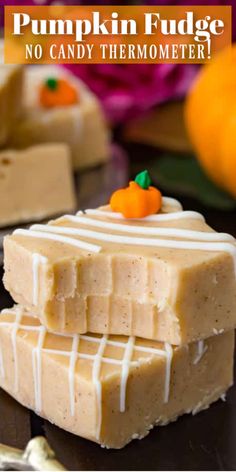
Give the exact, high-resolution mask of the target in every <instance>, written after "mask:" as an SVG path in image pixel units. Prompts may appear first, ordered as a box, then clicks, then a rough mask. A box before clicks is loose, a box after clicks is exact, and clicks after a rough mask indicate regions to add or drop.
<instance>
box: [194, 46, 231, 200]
mask: <svg viewBox="0 0 236 472" xmlns="http://www.w3.org/2000/svg"><path fill="white" fill-rule="evenodd" d="M185 119H186V125H187V130H188V133H189V136H190V139H191V141H192V144H193V146H194V148H195V150H196V153H197V157H198V159H199V162H200V164H201V165H202V166H203V168H204V169H205V171H206V173H207V174H208V176H209V177H210V178H211V179H212V180H213V181H214V182H215V183H216V184H218V185H219V186H220V187H222V188H223V189H225V190H226V191H228V192H230V193H231V194H232V195H233V196H234V197H236V44H235V45H233V47H232V48H229V49H226V50H224V51H221V52H220V53H219V54H218V55H217V56H216V58H214V59H213V60H212V62H211V63H210V64H208V65H205V66H203V67H202V68H201V69H200V72H199V74H198V77H197V79H196V81H195V83H194V84H193V87H192V89H191V90H190V92H189V95H188V97H187V100H186V106H185Z"/></svg>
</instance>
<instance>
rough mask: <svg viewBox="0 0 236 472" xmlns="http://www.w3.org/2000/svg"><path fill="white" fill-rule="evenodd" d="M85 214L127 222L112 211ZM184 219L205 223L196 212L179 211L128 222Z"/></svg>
mask: <svg viewBox="0 0 236 472" xmlns="http://www.w3.org/2000/svg"><path fill="white" fill-rule="evenodd" d="M80 214H81V212H80V211H79V212H78V213H77V215H80ZM85 214H87V215H90V216H102V217H103V218H104V217H105V218H112V219H113V220H125V221H127V218H125V217H124V216H123V215H122V213H116V212H113V211H104V210H93V209H89V210H86V211H85ZM186 219H191V220H201V221H205V218H204V217H203V216H202V215H201V213H198V212H196V211H180V210H178V211H175V212H170V213H158V214H156V215H149V216H145V217H144V218H130V219H129V220H130V221H143V222H147V223H151V222H158V221H173V220H186Z"/></svg>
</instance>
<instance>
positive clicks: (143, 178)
mask: <svg viewBox="0 0 236 472" xmlns="http://www.w3.org/2000/svg"><path fill="white" fill-rule="evenodd" d="M134 181H135V182H136V184H138V185H139V186H140V187H142V188H143V189H144V190H147V189H148V187H150V185H151V179H150V175H149V173H148V171H147V170H144V171H143V172H140V173H139V174H138V175H136V177H135V179H134Z"/></svg>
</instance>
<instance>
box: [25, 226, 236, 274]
mask: <svg viewBox="0 0 236 472" xmlns="http://www.w3.org/2000/svg"><path fill="white" fill-rule="evenodd" d="M33 228H34V231H32V233H33V234H35V235H37V234H39V235H40V237H41V235H44V234H45V233H46V238H49V237H50V236H51V234H50V233H51V232H52V233H56V234H57V233H59V234H67V235H68V234H69V235H73V236H75V237H76V236H84V237H87V238H91V239H95V240H97V241H104V242H111V243H117V244H128V245H134V246H146V247H147V246H151V247H162V248H169V249H184V250H185V249H189V250H193V251H195V250H196V251H213V252H226V253H228V254H230V255H231V256H232V258H233V262H234V269H235V275H236V246H235V245H234V244H233V243H229V242H202V241H199V242H196V241H179V240H172V239H159V238H137V237H133V236H122V235H116V234H107V233H102V232H97V231H90V230H87V229H81V228H71V227H65V226H55V225H33ZM19 231H24V230H19ZM30 234H31V231H30V230H29V235H30ZM52 236H54V235H52ZM56 237H57V238H59V236H58V235H57V236H55V238H56ZM49 239H50V238H49ZM65 239H69V240H70V241H73V239H72V238H65ZM75 242H80V241H79V240H77V239H76V240H75ZM100 250H101V247H99V251H100Z"/></svg>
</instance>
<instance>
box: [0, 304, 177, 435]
mask: <svg viewBox="0 0 236 472" xmlns="http://www.w3.org/2000/svg"><path fill="white" fill-rule="evenodd" d="M1 314H2V315H7V316H9V317H12V315H13V316H14V321H12V318H11V321H10V320H9V321H0V326H5V327H10V328H11V329H12V331H11V340H12V351H13V360H14V391H15V393H16V394H17V392H18V385H19V369H18V356H17V334H18V331H19V330H21V331H23V332H25V333H27V332H29V331H31V332H34V333H36V334H37V335H38V338H37V343H36V347H34V348H33V350H32V368H33V382H34V396H35V410H36V412H37V413H39V414H40V412H41V410H42V404H43V398H42V395H41V391H42V353H43V352H45V353H47V354H51V355H59V356H63V357H66V358H69V371H68V389H69V396H70V413H71V415H72V416H73V415H74V414H75V374H76V362H77V360H78V359H85V360H88V361H92V363H93V364H92V381H93V384H94V387H95V390H96V397H97V439H98V438H99V436H100V431H101V425H102V381H101V376H100V373H101V368H102V364H103V363H107V364H110V365H117V366H119V367H120V369H121V373H120V412H121V413H122V412H125V410H126V392H127V383H128V379H129V375H130V368H131V367H138V366H139V365H140V364H141V363H142V362H143V360H144V356H145V360H146V361H148V360H149V359H151V358H153V356H157V357H162V358H163V359H164V360H165V382H164V392H163V403H168V400H169V390H170V381H171V363H172V357H173V348H172V346H171V345H170V344H168V343H165V344H164V345H163V349H161V348H160V349H159V348H155V347H149V346H147V345H145V343H144V342H143V345H140V344H135V343H136V339H135V337H133V336H131V337H127V338H122V339H127V341H123V340H122V341H117V340H114V337H109V336H107V335H103V336H101V337H98V336H95V335H92V334H88V335H78V334H75V335H71V336H70V335H68V336H65V335H61V334H55V333H54V334H53V336H58V338H59V339H60V338H61V339H70V340H71V349H70V350H60V349H53V348H46V347H44V344H45V341H46V336H47V335H49V336H50V333H48V332H47V331H46V329H45V328H44V326H42V325H40V323H39V321H37V319H35V318H34V317H32V316H31V315H29V314H27V316H25V315H24V311H23V308H22V307H19V306H18V307H15V308H13V309H5V310H2V312H1ZM26 319H27V323H26ZM80 341H86V342H87V343H89V344H90V343H91V344H92V345H93V344H95V345H97V350H96V353H95V354H90V353H89V352H80V350H79V349H80ZM108 346H110V347H114V348H118V349H122V351H123V357H122V359H117V358H115V357H112V356H110V357H107V356H106V352H105V350H106V348H107V347H108ZM0 348H1V346H0ZM134 351H136V352H138V353H139V357H138V359H136V360H133V353H134ZM0 352H1V349H0ZM0 374H1V376H2V377H4V375H5V370H4V363H3V357H2V356H0Z"/></svg>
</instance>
